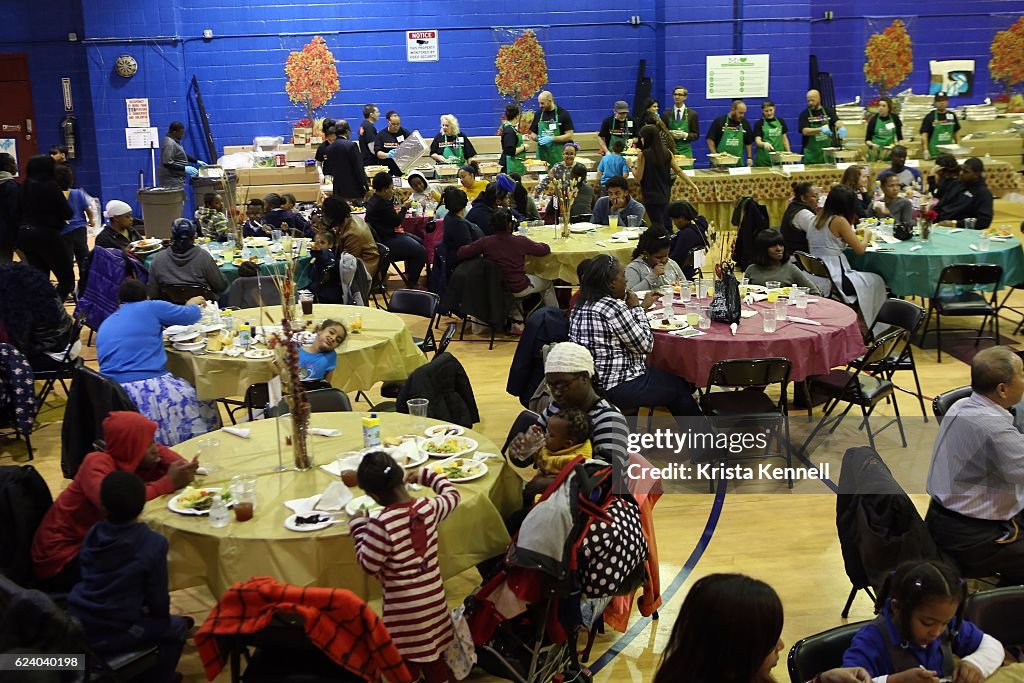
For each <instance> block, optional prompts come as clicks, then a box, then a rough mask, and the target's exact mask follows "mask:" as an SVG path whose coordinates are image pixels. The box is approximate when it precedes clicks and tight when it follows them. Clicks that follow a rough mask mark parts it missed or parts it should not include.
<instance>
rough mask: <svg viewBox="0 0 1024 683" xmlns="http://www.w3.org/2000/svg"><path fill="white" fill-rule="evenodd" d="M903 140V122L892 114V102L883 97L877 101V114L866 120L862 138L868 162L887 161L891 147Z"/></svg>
mask: <svg viewBox="0 0 1024 683" xmlns="http://www.w3.org/2000/svg"><path fill="white" fill-rule="evenodd" d="M902 139H903V122H902V121H900V117H899V116H897V115H896V114H893V113H892V100H890V99H889V98H888V97H883V98H882V99H881V100H879V101H878V113H877V114H875V115H874V116H872V117H871V118H870V119H868V128H867V132H866V133H865V136H864V141H865V144H867V146H868V161H884V160H888V158H889V153H890V152H891V150H892V146H893V145H895V144H896V143H897V142H899V141H901V140H902Z"/></svg>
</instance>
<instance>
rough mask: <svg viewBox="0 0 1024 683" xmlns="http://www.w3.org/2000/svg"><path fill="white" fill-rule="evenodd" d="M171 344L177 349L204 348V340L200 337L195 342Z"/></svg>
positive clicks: (193, 349) (196, 349)
mask: <svg viewBox="0 0 1024 683" xmlns="http://www.w3.org/2000/svg"><path fill="white" fill-rule="evenodd" d="M171 346H172V347H174V348H175V349H177V350H178V351H198V350H199V349H202V348H206V342H205V341H203V340H201V339H200V340H199V341H195V342H174V343H173V344H171Z"/></svg>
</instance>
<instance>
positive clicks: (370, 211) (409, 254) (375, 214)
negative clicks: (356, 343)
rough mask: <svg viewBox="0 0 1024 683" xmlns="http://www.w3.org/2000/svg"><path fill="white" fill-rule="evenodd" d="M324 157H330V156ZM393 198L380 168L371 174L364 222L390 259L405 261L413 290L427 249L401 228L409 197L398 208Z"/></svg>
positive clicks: (391, 186) (392, 189)
mask: <svg viewBox="0 0 1024 683" xmlns="http://www.w3.org/2000/svg"><path fill="white" fill-rule="evenodd" d="M327 158H328V159H330V155H328V157H327ZM394 197H395V181H394V179H393V178H392V177H391V176H390V175H388V174H387V173H384V172H383V171H382V172H380V173H378V174H377V175H375V176H373V196H372V197H370V199H369V200H367V202H366V222H367V224H368V225H369V226H370V229H371V230H373V234H374V236H375V237H376V238H377V239H378V240H379V241H380V242H381V243H383V244H384V245H385V246H386V247H387V248H388V249H390V250H391V261H392V262H398V261H404V262H405V276H406V281H407V282H408V284H409V287H410V288H412V289H415V288H416V287H417V285H418V284H419V281H420V274H421V273H422V272H423V268H424V267H425V266H426V265H427V250H426V249H424V248H423V242H422V240H420V239H419V238H418V237H415V236H413V235H410V234H409V233H407V232H405V230H403V229H402V219H403V218H405V212H406V211H407V210H408V209H409V205H410V204H411V203H412V200H411V199H407V200H406V201H405V203H404V204H402V206H401V208H400V209H399V208H396V206H395V203H394ZM386 276H387V274H386V273H385V277H386Z"/></svg>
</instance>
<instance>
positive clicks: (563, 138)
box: [530, 90, 573, 168]
mask: <svg viewBox="0 0 1024 683" xmlns="http://www.w3.org/2000/svg"><path fill="white" fill-rule="evenodd" d="M537 103H538V104H540V112H539V113H538V114H537V116H534V117H533V123H531V124H530V139H531V140H535V141H536V142H537V158H538V159H541V160H542V161H546V162H547V164H548V168H551V167H552V166H554V165H555V164H557V163H558V162H560V161H561V160H562V149H563V148H564V147H565V143H567V142H572V134H573V127H572V116H570V115H569V112H567V111H566V110H564V109H562V108H561V107H558V106H556V105H555V98H554V96H553V95H552V94H551V93H550V92H548V91H547V90H544V91H542V92H541V94H540V95H538V96H537Z"/></svg>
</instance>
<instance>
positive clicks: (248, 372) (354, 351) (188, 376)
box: [167, 304, 427, 401]
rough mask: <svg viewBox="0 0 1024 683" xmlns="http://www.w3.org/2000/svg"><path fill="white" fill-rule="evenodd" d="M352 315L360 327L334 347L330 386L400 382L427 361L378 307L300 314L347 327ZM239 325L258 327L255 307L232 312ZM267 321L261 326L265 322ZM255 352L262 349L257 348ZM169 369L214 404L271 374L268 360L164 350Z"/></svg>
mask: <svg viewBox="0 0 1024 683" xmlns="http://www.w3.org/2000/svg"><path fill="white" fill-rule="evenodd" d="M265 313H269V314H270V315H271V316H272V317H273V319H274V322H272V323H269V324H272V325H276V324H278V322H277V320H278V318H279V316H280V314H281V307H280V306H268V307H267V308H266V309H265ZM356 314H361V315H362V316H363V329H362V331H361V332H360V333H358V334H355V333H353V332H352V331H351V329H350V330H349V334H348V337H347V338H346V339H345V341H344V342H342V344H341V346H339V347H338V367H337V368H336V369H335V370H334V374H333V375H332V376H331V385H332V386H335V387H337V388H339V389H341V390H342V391H346V392H351V391H366V390H367V389H369V388H370V387H372V386H373V385H374V384H376V383H377V382H391V381H399V380H404V379H406V378H407V377H408V376H409V373H410V372H412V371H413V370H415V369H416V368H418V367H419V366H421V365H424V364H425V363H426V362H427V359H426V357H425V356H424V355H423V352H422V351H420V350H419V348H417V347H416V343H415V342H414V341H413V338H412V334H410V333H409V328H408V327H406V325H405V322H404V321H403V320H402V319H401V318H400V317H398V316H397V315H395V314H394V313H388V312H387V311H385V310H382V309H379V308H369V307H366V306H342V305H339V304H314V306H313V315H311V316H309V315H303V316H300V317H301V319H303V320H310V321H313V322H314V323H319V322H320V321H321V320H324V319H327V318H332V319H334V320H337V321H339V322H343V323H345V325H346V326H347V327H350V325H349V323H350V322H351V321H352V319H353V318H354V317H355V315H356ZM234 318H235V320H236V321H238V322H239V323H241V322H246V321H247V322H251V323H252V324H253V325H256V326H258V325H259V324H260V322H261V321H260V311H259V309H258V308H247V309H242V310H238V311H234ZM268 322H269V321H267V320H266V319H265V318H264V320H263V323H268ZM256 348H264V347H263V346H262V345H260V344H258V345H256ZM167 369H168V370H170V371H171V373H172V374H174V375H176V376H178V377H181V378H182V379H184V380H185V381H187V382H189V383H190V384H192V385H193V386H194V387H195V388H196V394H197V395H198V398H199V400H200V401H212V400H214V399H218V398H227V397H229V396H243V395H244V394H245V390H246V389H248V388H249V385H251V384H258V383H260V382H266V381H268V380H269V379H270V378H271V377H273V376H274V373H273V371H272V370H273V365H272V361H271V359H264V360H252V359H249V358H245V357H244V356H234V357H232V356H226V355H224V354H220V353H202V354H199V355H197V354H194V353H191V352H189V351H178V350H177V349H173V348H171V347H168V348H167Z"/></svg>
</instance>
